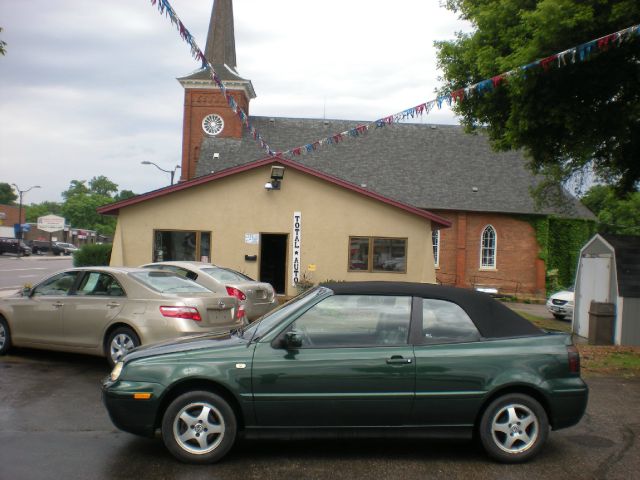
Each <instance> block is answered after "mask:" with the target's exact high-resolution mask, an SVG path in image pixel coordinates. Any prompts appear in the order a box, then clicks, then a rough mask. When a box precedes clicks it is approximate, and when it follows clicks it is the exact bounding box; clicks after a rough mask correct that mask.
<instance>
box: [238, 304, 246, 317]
mask: <svg viewBox="0 0 640 480" xmlns="http://www.w3.org/2000/svg"><path fill="white" fill-rule="evenodd" d="M245 314H246V312H245V311H244V305H238V310H237V312H236V318H237V319H238V320H240V319H241V318H244V316H245Z"/></svg>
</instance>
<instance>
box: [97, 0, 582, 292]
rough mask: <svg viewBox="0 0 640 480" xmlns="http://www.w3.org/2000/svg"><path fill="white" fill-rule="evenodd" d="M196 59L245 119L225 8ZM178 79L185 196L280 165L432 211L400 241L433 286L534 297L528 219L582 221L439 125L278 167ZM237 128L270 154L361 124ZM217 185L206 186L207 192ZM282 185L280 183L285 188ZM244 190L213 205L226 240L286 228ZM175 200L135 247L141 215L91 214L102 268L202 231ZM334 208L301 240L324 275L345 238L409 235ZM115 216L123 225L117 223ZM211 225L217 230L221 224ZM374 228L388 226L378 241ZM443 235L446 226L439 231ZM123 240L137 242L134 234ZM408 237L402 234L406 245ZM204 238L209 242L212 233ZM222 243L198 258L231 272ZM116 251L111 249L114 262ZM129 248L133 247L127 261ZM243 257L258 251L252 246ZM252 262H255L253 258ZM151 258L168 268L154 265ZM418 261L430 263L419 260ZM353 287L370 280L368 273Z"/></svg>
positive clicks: (574, 210) (221, 2) (516, 155)
mask: <svg viewBox="0 0 640 480" xmlns="http://www.w3.org/2000/svg"><path fill="white" fill-rule="evenodd" d="M205 56H206V58H207V60H208V61H209V62H210V64H211V65H212V66H213V68H214V71H215V75H216V78H217V79H219V80H220V81H221V82H222V83H223V84H224V85H225V88H226V89H227V94H228V95H229V96H230V97H232V98H233V100H234V102H235V104H237V105H238V106H239V107H240V108H242V109H243V111H244V112H245V113H246V114H247V115H249V108H250V102H251V100H252V99H253V98H255V96H256V94H255V91H254V88H253V85H252V83H251V81H250V80H247V79H244V78H242V77H241V76H240V74H239V73H238V71H237V68H236V54H235V36H234V30H233V8H232V0H215V2H214V5H213V10H212V16H211V21H210V26H209V32H208V37H207V46H206V51H205ZM178 80H179V82H180V84H181V85H182V86H183V88H184V90H185V103H184V112H183V114H184V123H183V125H184V127H183V154H182V170H181V171H182V177H181V185H182V186H190V188H192V187H191V186H194V185H195V183H194V182H196V183H197V181H198V179H215V178H218V177H216V175H222V176H225V175H226V173H225V172H229V171H231V172H236V171H238V169H240V170H242V169H246V170H251V168H252V165H257V164H261V163H260V162H263V163H264V162H266V163H269V164H272V163H274V162H278V161H282V160H286V161H287V162H290V164H289V167H290V168H287V171H289V170H291V169H292V168H293V165H297V166H299V167H300V168H302V169H307V170H308V171H309V172H315V174H317V175H320V176H325V177H327V178H331V179H334V180H335V181H336V182H338V183H340V182H342V183H343V184H344V185H348V186H349V188H353V189H355V190H358V191H359V192H360V193H361V194H364V195H365V196H367V195H369V196H370V198H374V197H375V198H380V199H385V200H384V201H383V203H384V202H386V201H391V202H396V203H397V204H398V205H402V206H403V208H404V207H409V208H417V209H419V210H423V211H424V212H426V213H428V214H429V215H432V214H433V213H435V217H437V221H435V222H432V225H431V226H430V229H429V232H428V233H427V232H426V229H423V233H425V234H426V235H428V237H427V238H424V239H419V240H412V241H411V242H410V244H411V245H417V246H418V248H419V249H422V250H424V245H429V250H430V252H431V253H428V252H426V251H424V252H422V254H423V255H426V256H427V257H425V258H420V259H419V260H418V261H419V264H420V265H423V264H424V262H425V261H435V272H436V273H435V281H437V282H439V283H443V284H450V285H456V286H461V287H467V288H479V289H484V290H487V291H491V292H499V293H505V294H519V295H540V296H541V295H544V294H545V273H546V272H545V271H546V266H545V264H544V261H543V260H542V259H541V258H540V256H541V255H540V246H539V245H538V242H537V239H536V232H535V229H534V227H533V226H532V223H531V218H540V217H546V216H549V215H554V216H561V217H566V218H593V215H592V214H591V212H589V211H588V210H587V209H586V208H585V207H584V206H582V205H581V204H580V203H579V202H578V201H577V200H576V199H575V198H573V197H572V196H571V195H569V194H568V193H567V192H565V191H559V192H556V195H555V199H554V202H553V204H551V205H547V206H545V207H540V206H538V205H537V203H536V201H535V200H534V198H533V196H532V194H531V190H532V189H533V188H534V187H535V186H536V185H537V184H538V183H539V181H540V179H539V178H537V177H535V176H534V175H532V174H531V173H530V172H529V170H527V168H526V163H527V161H526V159H525V158H524V157H523V155H522V153H520V152H501V153H497V152H494V151H493V150H492V149H491V147H490V145H489V142H488V139H487V138H486V137H485V136H484V135H483V134H476V135H469V134H466V133H465V132H464V131H463V130H462V128H460V127H458V126H451V125H431V124H424V123H421V124H416V123H413V124H391V125H385V126H384V127H383V128H379V129H376V131H374V132H369V133H368V134H367V135H364V138H358V139H350V140H348V141H342V142H340V143H337V144H335V145H332V146H329V147H326V148H321V149H318V150H316V149H312V150H313V151H312V152H311V153H309V154H303V155H299V156H295V157H287V158H283V157H282V156H280V155H278V154H275V155H271V156H270V155H268V154H266V153H265V151H264V150H262V149H261V148H260V146H259V145H258V143H257V142H256V141H255V138H253V135H252V134H251V133H250V132H248V131H247V129H246V128H244V125H243V122H242V121H241V119H240V118H239V116H238V115H237V114H236V113H235V112H234V111H233V110H232V108H231V107H230V106H229V101H228V99H227V98H225V96H224V94H223V93H222V92H221V90H220V89H219V88H218V86H217V85H216V83H215V82H214V81H213V80H212V79H211V72H209V71H208V70H207V69H201V70H198V71H196V72H193V73H192V74H190V75H187V76H184V77H181V78H179V79H178ZM248 119H249V122H250V124H251V125H252V126H253V127H254V128H255V129H256V130H257V131H259V132H260V134H261V135H262V136H263V137H264V138H265V139H266V140H268V143H269V145H270V146H271V148H272V150H273V151H287V150H290V149H293V148H295V147H298V146H303V145H313V144H314V143H315V142H316V141H317V140H319V139H323V138H327V137H328V136H331V135H334V134H336V133H338V132H345V131H348V130H350V129H353V128H355V127H357V126H358V125H361V124H363V123H368V122H357V121H347V120H331V119H300V118H282V117H255V116H249V117H248ZM302 152H303V153H304V152H306V149H302ZM294 170H295V169H294ZM262 178H263V184H262V185H264V182H266V181H268V180H269V176H266V177H265V175H264V174H262ZM256 180H257V179H256ZM203 181H204V180H203ZM207 181H208V180H207ZM212 182H213V180H212ZM217 183H218V182H213V183H210V186H213V185H216V184H217ZM219 183H220V184H221V183H224V182H219ZM285 183H288V179H287V180H286V181H285ZM292 183H293V182H292ZM198 185H199V184H198ZM251 185H252V186H251V187H247V188H246V189H245V190H244V194H245V195H246V196H247V197H246V199H245V198H244V197H243V199H242V201H240V200H239V199H237V198H236V197H233V198H234V200H235V201H238V202H239V204H240V205H242V206H243V207H244V208H242V209H238V208H237V206H236V204H231V203H230V202H222V203H223V204H225V205H226V213H227V215H228V217H226V218H227V221H228V223H229V224H230V225H233V226H234V228H236V227H237V228H239V230H237V231H235V233H234V235H240V232H241V231H242V232H244V233H267V232H271V231H274V232H275V231H283V230H282V229H283V227H282V226H281V223H279V222H285V221H289V220H290V218H291V212H292V211H294V210H295V208H296V207H294V206H293V205H296V201H297V197H296V198H295V199H294V198H289V197H287V196H288V193H286V194H285V191H284V190H283V191H281V192H271V193H274V194H275V195H272V196H269V193H268V192H267V193H265V191H264V189H262V188H260V189H259V191H257V192H256V191H255V185H254V184H251ZM193 188H195V187H193ZM198 188H200V187H198ZM212 188H213V187H212ZM239 188H243V187H240V186H239ZM287 188H289V187H287ZM317 191H318V192H321V190H317ZM321 193H322V192H321ZM230 194H231V192H230ZM301 194H302V193H301ZM315 194H316V189H311V190H309V192H307V193H304V194H302V195H303V196H304V197H305V198H306V197H309V201H310V202H311V204H312V205H322V204H324V202H326V197H325V196H323V194H321V195H320V196H314V197H310V195H315ZM182 195H184V194H182V193H181V194H180V195H177V192H175V193H171V195H167V196H166V198H165V199H164V200H163V202H167V204H166V205H165V206H164V208H165V209H167V211H172V212H176V213H178V215H177V218H176V217H173V216H170V215H164V214H163V215H162V216H161V217H160V218H159V217H158V216H151V215H149V217H148V218H147V219H146V220H145V221H144V222H143V224H144V225H146V228H147V230H146V231H145V233H144V235H146V237H145V239H142V238H137V239H131V238H127V237H128V235H127V231H128V229H129V228H133V225H132V224H130V223H127V222H128V220H125V219H124V217H122V215H123V213H125V212H128V211H129V210H130V209H131V208H133V209H134V210H136V211H138V209H139V208H142V207H139V206H136V207H135V208H134V207H133V204H128V203H126V202H125V203H124V204H123V203H121V205H124V207H123V208H122V209H121V208H120V207H119V206H118V205H119V204H116V205H114V206H110V207H107V208H106V209H103V210H102V211H103V213H110V214H116V213H118V212H120V217H121V218H120V221H119V226H118V233H117V234H116V237H117V236H118V235H120V240H118V239H116V250H115V252H116V256H115V257H114V258H115V259H116V260H114V261H116V262H120V263H123V264H127V265H130V264H133V263H136V262H138V260H141V259H143V258H144V261H147V260H149V261H150V260H151V259H152V257H153V255H152V253H151V244H150V243H149V238H150V235H151V233H149V232H151V231H152V230H154V229H165V228H166V229H170V228H171V225H174V227H173V228H176V229H182V228H185V229H188V230H193V231H195V230H196V226H197V225H200V226H198V227H197V228H204V225H208V224H207V223H206V220H205V219H199V218H198V216H197V215H196V214H195V213H194V212H199V213H198V215H206V214H205V213H204V212H203V211H202V209H201V208H200V206H198V205H195V204H193V205H187V204H186V203H180V204H181V207H180V208H179V209H178V210H176V209H175V207H173V206H172V205H173V204H172V203H171V202H172V201H176V202H177V201H178V200H177V199H178V198H186V197H183V196H182ZM277 195H280V196H281V198H284V197H287V198H289V199H288V200H287V203H286V204H280V205H279V206H278V208H281V209H284V210H281V211H280V212H285V213H284V214H283V216H282V218H280V217H278V218H275V217H274V216H273V215H268V214H266V212H264V210H263V209H262V208H261V207H262V203H261V202H263V201H265V200H266V199H269V201H271V199H273V198H274V197H276V196H277ZM142 197H143V198H146V197H144V196H142ZM230 198H231V197H230ZM170 199H171V200H170ZM344 200H345V202H346V203H344V204H341V205H340V207H339V208H338V209H337V211H341V212H342V214H341V216H337V217H336V216H328V217H327V221H326V222H324V224H323V225H324V229H319V230H314V237H313V240H310V239H309V234H306V236H305V238H306V239H307V241H311V242H314V243H318V244H322V245H323V248H325V249H329V250H330V251H331V252H332V253H327V255H330V256H331V255H332V256H334V257H335V258H337V259H338V258H342V260H340V261H337V263H336V264H335V265H336V266H337V265H338V264H339V263H340V262H342V266H343V267H344V265H345V262H344V259H343V257H344V252H343V250H344V242H345V241H346V240H344V238H347V237H350V236H351V235H356V236H357V235H360V234H359V233H357V231H360V230H362V231H365V230H366V231H371V232H374V233H370V234H369V233H367V234H366V235H383V236H384V235H388V236H392V237H393V236H395V235H400V237H403V238H408V237H409V234H407V235H404V236H403V235H402V234H401V232H400V231H399V230H398V229H397V228H396V227H397V226H395V224H394V223H393V222H391V221H390V219H389V218H387V217H385V218H384V219H380V218H378V214H377V212H376V210H377V207H376V204H371V207H372V212H371V213H364V214H363V215H364V217H363V218H365V219H369V221H371V222H381V221H382V222H383V223H380V224H376V225H371V226H370V228H368V229H365V228H347V227H348V225H347V224H345V223H344V221H343V219H350V220H355V219H356V218H357V219H358V220H361V218H360V217H359V216H354V215H352V214H351V209H352V207H351V205H350V203H349V199H347V198H345V199H344ZM153 201H154V202H155V200H153ZM136 205H137V204H136ZM211 205H212V209H213V210H217V209H218V208H221V206H220V204H217V203H216V204H211ZM307 208H309V207H307ZM354 208H355V207H354ZM429 212H431V213H429ZM318 214H319V212H318ZM125 215H127V218H128V215H129V214H128V213H125ZM259 215H267V217H268V218H269V219H270V221H273V222H274V224H273V226H271V227H270V226H269V225H268V224H264V223H262V221H261V220H260V219H257V218H256V217H257V216H259ZM186 218H188V219H190V222H191V225H192V226H188V225H187V224H185V223H184V220H185V219H186ZM305 218H307V217H305ZM283 219H287V220H283ZM217 221H219V222H223V219H222V218H220V219H219V220H217ZM150 222H151V223H150ZM334 224H335V225H340V226H341V228H340V229H339V231H340V235H341V240H338V239H336V238H333V237H332V233H333V230H334V229H335V228H336V227H335V226H334ZM125 225H126V227H125ZM217 225H219V224H217ZM276 225H277V227H276ZM385 225H394V227H393V228H391V227H390V228H389V230H390V231H388V232H386V231H385V228H384V226H385ZM448 225H450V226H451V228H445V227H446V226H448ZM342 227H344V228H342ZM431 227H432V229H431ZM216 228H220V227H219V226H218V227H216ZM135 231H137V232H139V229H138V230H135ZM413 232H414V231H413V230H412V234H411V235H413V234H414V233H413ZM213 235H214V238H216V234H215V233H213ZM218 235H219V234H218ZM345 235H346V236H347V237H345ZM362 235H364V234H362ZM234 238H237V237H234ZM265 238H268V237H264V236H259V240H258V242H263V241H264V239H265ZM432 242H433V244H432ZM214 243H215V241H214ZM231 243H232V242H231ZM231 243H229V245H225V246H224V247H223V246H222V245H221V248H222V250H221V252H225V253H224V254H223V255H222V256H221V257H217V255H216V253H215V249H214V253H212V254H211V255H209V256H207V255H200V257H207V258H208V259H209V260H213V261H216V262H221V263H227V262H231V263H230V264H229V266H236V267H238V266H239V264H237V263H236V260H235V259H236V258H240V257H242V254H241V251H244V250H246V247H243V249H240V250H238V251H237V252H235V253H230V252H231V250H230V249H231ZM117 245H121V246H120V247H118V246H117ZM125 246H126V248H125ZM118 248H120V249H121V250H122V251H121V252H119V253H118V250H117V249H118ZM409 248H411V246H410V247H409ZM129 249H133V250H132V251H131V253H130V254H129ZM143 250H144V251H143ZM254 250H256V251H258V247H256V248H255V249H254ZM226 252H229V253H226ZM254 253H256V252H254ZM256 254H257V255H259V252H258V253H256ZM129 255H131V256H129ZM190 255H191V254H190ZM193 255H196V254H195V253H194V254H193ZM193 255H192V256H193ZM163 258H164V259H165V260H169V258H166V256H163ZM426 258H429V259H433V260H425V259H426ZM138 263H139V262H138ZM306 263H308V264H311V265H315V264H314V263H310V262H306ZM323 263H324V262H323ZM240 266H241V267H242V266H244V267H246V268H240V269H241V270H246V271H248V272H249V273H251V274H252V275H253V276H255V277H257V278H259V279H261V280H266V279H265V278H264V277H263V273H264V272H262V270H261V269H260V268H256V267H254V266H250V265H249V266H246V265H245V264H242V265H240ZM408 268H409V267H408ZM420 268H422V267H420ZM247 269H248V270H247ZM352 273H353V272H352V271H350V270H349V269H347V268H342V269H331V270H328V271H326V272H323V273H322V274H320V275H317V276H316V280H324V279H325V278H324V277H325V276H326V277H328V278H332V279H335V280H347V279H352V278H355V277H357V278H361V276H359V275H351V274H352ZM318 277H320V278H318ZM365 277H366V278H373V277H375V275H374V276H366V275H365ZM376 278H377V277H376ZM384 278H385V279H386V278H387V277H386V276H385V277H384ZM394 278H396V279H409V278H410V279H420V281H430V280H429V279H430V278H431V276H430V275H427V274H424V275H423V274H420V275H414V274H409V273H407V274H406V277H402V276H396V277H394ZM423 279H424V280H423Z"/></svg>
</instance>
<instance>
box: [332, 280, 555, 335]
mask: <svg viewBox="0 0 640 480" xmlns="http://www.w3.org/2000/svg"><path fill="white" fill-rule="evenodd" d="M322 286H323V287H327V288H329V289H331V290H333V292H334V293H335V294H336V295H394V296H412V297H422V298H434V299H438V300H448V301H450V302H453V303H455V304H457V305H459V306H460V307H461V308H462V309H463V310H464V311H465V312H467V315H469V317H470V318H471V320H472V321H473V323H475V325H476V328H477V329H478V330H479V331H480V334H481V335H482V336H483V337H485V338H499V337H519V336H525V335H540V334H542V333H543V332H542V330H540V329H539V328H538V327H536V326H535V325H533V324H532V323H530V322H529V321H528V320H527V319H525V318H523V317H521V316H520V315H518V314H517V313H516V312H514V311H513V310H511V309H510V308H508V307H506V306H505V305H503V304H502V303H500V302H499V301H497V300H495V299H494V298H492V297H491V296H490V295H488V294H486V293H482V292H477V291H475V290H467V289H464V288H455V287H445V286H442V285H432V284H428V283H409V282H336V283H325V284H323V285H322Z"/></svg>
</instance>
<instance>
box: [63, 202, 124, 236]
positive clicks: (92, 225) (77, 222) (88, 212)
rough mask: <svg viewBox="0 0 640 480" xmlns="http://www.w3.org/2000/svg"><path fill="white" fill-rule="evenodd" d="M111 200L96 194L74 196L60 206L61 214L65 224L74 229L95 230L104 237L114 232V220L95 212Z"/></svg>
mask: <svg viewBox="0 0 640 480" xmlns="http://www.w3.org/2000/svg"><path fill="white" fill-rule="evenodd" d="M112 201H113V199H112V198H111V197H108V196H106V195H100V194H97V193H88V194H76V195H73V196H72V197H70V198H69V199H68V200H67V201H65V202H64V204H63V205H62V214H63V216H64V218H66V220H67V222H68V223H69V224H71V225H72V226H74V227H76V228H86V229H88V230H97V231H98V232H100V233H102V234H104V235H112V234H113V232H114V231H115V225H116V219H115V218H113V217H107V216H103V215H100V214H99V213H98V212H97V211H96V210H97V208H98V207H100V206H101V205H105V204H107V203H111V202H112Z"/></svg>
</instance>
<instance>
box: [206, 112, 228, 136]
mask: <svg viewBox="0 0 640 480" xmlns="http://www.w3.org/2000/svg"><path fill="white" fill-rule="evenodd" d="M223 128H224V120H223V119H222V117H221V116H220V115H216V114H215V113H212V114H211V115H207V116H206V117H204V119H203V120H202V130H204V133H206V134H207V135H209V136H212V137H215V136H216V135H218V134H219V133H220V132H222V129H223Z"/></svg>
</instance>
